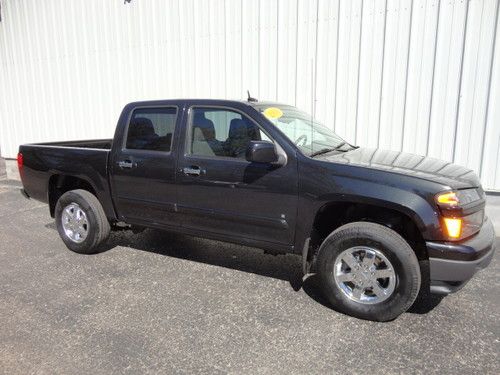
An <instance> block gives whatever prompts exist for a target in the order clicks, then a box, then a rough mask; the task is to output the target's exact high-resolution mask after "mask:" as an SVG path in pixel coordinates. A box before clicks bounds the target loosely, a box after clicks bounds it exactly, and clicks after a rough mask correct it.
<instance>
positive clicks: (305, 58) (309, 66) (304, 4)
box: [295, 0, 317, 113]
mask: <svg viewBox="0 0 500 375" xmlns="http://www.w3.org/2000/svg"><path fill="white" fill-rule="evenodd" d="M316 13H317V2H316V1H307V0H300V1H299V4H298V33H297V37H298V40H297V51H298V52H299V51H300V53H297V57H296V58H297V72H296V78H295V79H296V80H297V81H296V91H295V97H296V105H297V107H299V108H301V109H303V110H306V111H308V112H310V113H312V112H313V89H314V85H315V84H314V76H315V75H314V65H315V64H314V59H315V57H316V51H315V46H316Z"/></svg>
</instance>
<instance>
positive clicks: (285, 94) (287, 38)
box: [276, 0, 298, 104]
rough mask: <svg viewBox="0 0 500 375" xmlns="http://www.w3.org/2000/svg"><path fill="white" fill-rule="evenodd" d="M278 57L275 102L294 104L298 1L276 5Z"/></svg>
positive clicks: (282, 0)
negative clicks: (277, 14)
mask: <svg viewBox="0 0 500 375" xmlns="http://www.w3.org/2000/svg"><path fill="white" fill-rule="evenodd" d="M278 8H279V12H280V15H281V16H280V18H279V20H278V35H277V39H278V49H279V52H280V53H278V57H277V68H278V69H277V94H276V96H277V98H276V99H277V100H278V101H279V102H283V103H288V104H295V91H296V89H295V88H296V79H295V77H296V74H297V72H296V70H297V31H298V28H297V19H298V0H292V1H288V0H280V1H279V3H278Z"/></svg>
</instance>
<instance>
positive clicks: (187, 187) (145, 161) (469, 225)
mask: <svg viewBox="0 0 500 375" xmlns="http://www.w3.org/2000/svg"><path fill="white" fill-rule="evenodd" d="M18 165H19V170H20V175H21V179H22V182H23V190H22V192H23V194H24V195H25V196H26V197H30V198H33V199H36V200H39V201H42V202H46V203H48V205H49V208H50V215H51V216H52V217H55V220H56V223H57V229H58V231H59V234H60V236H61V238H62V240H63V241H64V243H65V244H66V246H67V247H68V248H69V249H71V250H73V251H76V252H79V253H94V252H97V251H100V250H102V249H103V245H104V244H105V241H106V238H107V237H108V235H109V233H110V231H111V230H113V229H118V228H122V227H124V226H129V227H131V228H145V227H150V228H158V229H163V230H168V231H174V232H179V233H183V234H188V235H193V236H199V237H205V238H211V239H216V240H222V241H228V242H233V243H238V244H243V245H249V246H254V247H258V248H262V249H264V250H265V251H267V252H271V253H275V254H283V253H294V254H298V255H301V256H302V259H303V268H304V272H305V273H306V274H309V273H317V274H318V278H319V280H321V287H322V290H323V293H324V295H325V297H326V298H327V299H328V300H329V301H330V303H331V304H332V305H334V306H335V308H336V309H337V310H339V311H343V312H345V313H347V314H350V315H353V316H356V317H359V318H363V319H371V320H378V321H386V320H391V319H394V318H395V317H397V316H398V315H399V314H401V313H402V312H404V311H406V310H407V309H408V308H409V307H410V306H411V305H412V304H413V302H414V301H415V299H416V297H417V295H418V293H419V290H420V289H421V287H422V288H423V287H424V285H426V286H427V288H429V287H430V291H431V292H434V293H441V294H447V293H451V292H454V291H456V290H458V289H460V288H461V287H462V286H463V285H464V284H465V283H466V282H467V281H468V280H469V279H470V278H471V277H472V276H473V275H474V273H475V272H476V271H477V270H479V269H481V268H484V267H486V266H487V265H488V264H489V262H490V260H491V258H492V257H493V253H494V250H495V249H494V246H495V245H494V243H495V233H494V230H493V226H492V224H491V222H490V220H489V219H488V218H487V217H486V216H485V213H484V207H485V194H484V192H483V190H482V188H481V184H480V182H479V180H478V178H477V176H476V175H475V174H474V172H472V171H471V170H469V169H466V168H464V167H461V166H458V165H454V164H451V163H448V162H444V161H440V160H436V159H432V158H428V157H423V156H417V155H413V154H408V153H402V152H395V151H384V150H380V149H371V148H360V147H356V146H353V145H351V144H349V143H347V142H346V141H344V140H342V139H341V138H340V137H339V136H337V135H336V134H335V133H334V132H333V131H332V130H331V129H330V128H328V127H326V126H323V125H321V124H319V123H317V122H316V121H313V120H312V118H311V116H310V115H308V114H306V113H304V112H301V111H300V110H298V109H297V108H295V107H292V106H288V105H282V104H278V103H270V102H256V101H254V100H251V101H250V100H249V101H228V100H188V99H185V100H161V101H147V102H136V103H130V104H128V105H127V106H125V108H124V109H123V112H122V114H121V116H120V118H119V120H118V125H117V127H116V133H115V136H114V139H106V140H91V141H72V142H59V143H43V144H29V145H23V146H21V147H20V149H19V155H18ZM424 270H427V271H426V272H424Z"/></svg>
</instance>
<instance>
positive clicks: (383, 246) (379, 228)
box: [317, 222, 421, 322]
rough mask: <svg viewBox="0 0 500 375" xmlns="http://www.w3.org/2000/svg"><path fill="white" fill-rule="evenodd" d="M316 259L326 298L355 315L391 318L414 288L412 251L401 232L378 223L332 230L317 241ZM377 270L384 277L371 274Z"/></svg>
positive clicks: (415, 267) (415, 292)
mask: <svg viewBox="0 0 500 375" xmlns="http://www.w3.org/2000/svg"><path fill="white" fill-rule="evenodd" d="M372 259H374V262H373V263H371V261H372ZM365 260H366V263H365ZM317 262H318V264H317V270H318V274H319V279H320V285H321V289H322V292H323V293H324V296H325V298H326V299H327V300H328V301H329V302H330V303H331V304H332V306H333V307H334V308H335V309H336V310H338V311H340V312H342V313H345V314H347V315H351V316H354V317H356V318H360V319H367V320H374V321H381V322H384V321H389V320H393V319H395V318H396V317H398V316H399V315H400V314H402V313H403V312H405V311H406V310H407V309H408V308H410V306H411V305H412V304H413V302H414V301H415V299H416V298H417V295H418V293H419V289H420V283H421V274H420V266H419V263H418V259H417V257H416V255H415V252H414V251H413V250H412V248H411V247H410V245H408V243H407V242H406V241H405V240H404V239H403V237H401V236H400V235H399V234H398V233H396V232H395V231H393V230H392V229H390V228H387V227H385V226H383V225H380V224H375V223H370V222H355V223H349V224H346V225H343V226H341V227H340V228H338V229H336V230H335V231H334V232H332V233H331V234H330V235H329V236H328V237H327V238H326V239H325V240H324V241H323V243H322V244H321V246H320V249H319V253H318V258H317ZM347 262H349V263H350V265H349V264H348V263H347ZM370 264H371V265H370ZM351 266H352V268H351ZM365 267H366V268H365ZM379 275H380V276H384V278H376V277H377V276H379ZM385 276H387V277H385ZM360 293H361V294H360Z"/></svg>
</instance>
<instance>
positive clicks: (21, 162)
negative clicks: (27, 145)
mask: <svg viewBox="0 0 500 375" xmlns="http://www.w3.org/2000/svg"><path fill="white" fill-rule="evenodd" d="M23 165H24V158H23V154H21V153H18V154H17V168H19V171H20V170H21V169H23Z"/></svg>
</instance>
